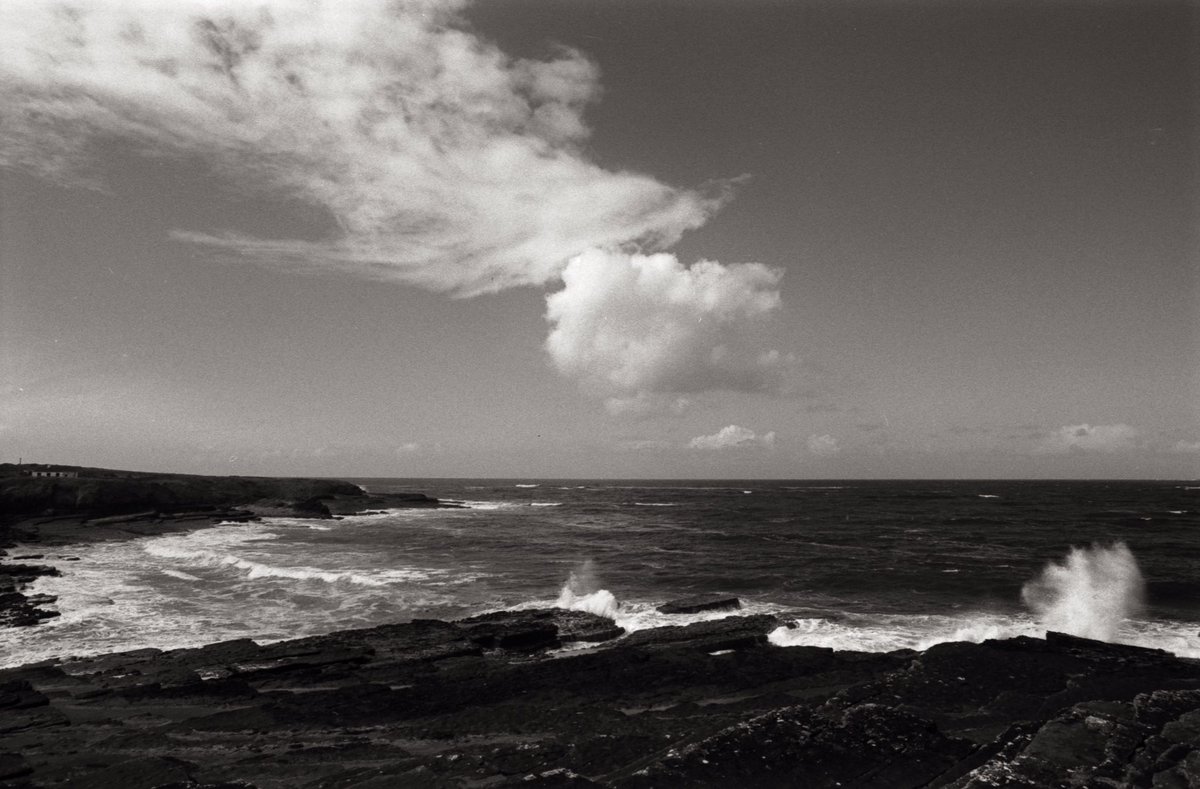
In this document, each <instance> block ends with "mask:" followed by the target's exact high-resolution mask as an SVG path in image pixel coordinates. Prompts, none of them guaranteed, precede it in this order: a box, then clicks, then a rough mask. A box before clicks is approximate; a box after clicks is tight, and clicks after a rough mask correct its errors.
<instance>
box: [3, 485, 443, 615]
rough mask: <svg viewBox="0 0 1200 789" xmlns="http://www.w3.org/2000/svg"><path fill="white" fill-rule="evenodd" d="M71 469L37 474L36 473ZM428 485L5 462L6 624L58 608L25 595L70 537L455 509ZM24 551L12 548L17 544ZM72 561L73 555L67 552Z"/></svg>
mask: <svg viewBox="0 0 1200 789" xmlns="http://www.w3.org/2000/svg"><path fill="white" fill-rule="evenodd" d="M51 469H52V470H53V472H54V473H59V474H67V475H70V476H56V477H46V476H33V474H34V473H36V472H43V473H45V472H48V471H50V470H51ZM454 506H456V505H453V504H447V503H445V502H441V501H438V500H437V499H435V498H432V497H429V496H426V495H424V494H421V493H393V494H375V493H368V492H366V491H364V490H363V489H362V488H361V487H359V486H358V485H355V484H353V483H351V482H345V481H343V480H335V479H308V478H286V477H279V478H277V477H216V476H202V475H194V474H164V473H157V472H142V471H117V470H113V469H100V468H86V467H81V466H53V467H46V466H38V465H32V466H31V465H16V464H12V463H2V464H0V627H5V626H8V627H20V626H27V625H33V624H37V623H38V622H41V621H44V620H46V619H51V618H53V617H55V616H58V615H59V612H57V611H55V610H53V609H48V608H44V607H42V606H45V605H49V604H52V603H53V602H54V600H53V599H48V598H47V597H46V596H44V595H26V594H25V591H26V589H27V588H28V586H29V584H30V583H32V582H33V581H34V580H36V579H37V578H38V577H40V576H44V575H58V574H59V571H58V570H57V569H56V568H55V567H53V566H50V565H46V564H36V563H34V562H36V561H37V560H40V559H43V558H44V557H45V556H46V553H47V551H50V550H53V549H56V548H61V547H63V546H68V545H72V546H75V545H79V544H86V543H92V542H101V541H105V540H128V539H133V538H135V537H148V536H153V535H157V534H169V533H171V532H180V531H192V530H195V529H201V528H205V527H207V526H213V525H216V524H218V523H245V522H249V521H256V520H260V519H262V518H266V517H293V518H339V517H344V516H346V515H356V514H360V513H364V512H374V511H381V510H388V509H399V508H406V507H420V508H426V507H454ZM18 547H20V550H19V551H18V552H16V553H14V552H13V551H14V549H17V548H18ZM62 558H63V559H64V560H65V561H69V560H70V558H71V557H70V556H63V557H62Z"/></svg>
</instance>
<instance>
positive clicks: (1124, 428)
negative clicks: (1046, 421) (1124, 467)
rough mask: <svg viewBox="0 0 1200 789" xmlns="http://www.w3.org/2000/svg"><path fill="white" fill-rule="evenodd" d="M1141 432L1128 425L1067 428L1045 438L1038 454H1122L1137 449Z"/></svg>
mask: <svg viewBox="0 0 1200 789" xmlns="http://www.w3.org/2000/svg"><path fill="white" fill-rule="evenodd" d="M1139 435H1140V434H1139V432H1138V430H1137V429H1136V428H1134V427H1131V426H1130V425H1126V424H1123V423H1122V424H1115V425H1089V424H1081V425H1066V426H1065V427H1060V428H1058V429H1057V430H1054V431H1052V432H1051V433H1050V434H1049V435H1045V436H1043V437H1042V439H1041V441H1040V443H1039V444H1038V445H1037V446H1036V447H1035V448H1034V450H1033V451H1034V452H1035V453H1037V454H1065V453H1067V452H1120V451H1123V450H1128V449H1133V448H1135V447H1136V446H1137V439H1138V437H1139Z"/></svg>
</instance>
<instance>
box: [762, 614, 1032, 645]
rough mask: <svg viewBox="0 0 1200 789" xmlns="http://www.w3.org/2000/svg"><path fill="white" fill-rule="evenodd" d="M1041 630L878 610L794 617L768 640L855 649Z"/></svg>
mask: <svg viewBox="0 0 1200 789" xmlns="http://www.w3.org/2000/svg"><path fill="white" fill-rule="evenodd" d="M1018 635H1030V636H1036V635H1040V633H1038V632H1037V625H1036V623H1034V622H1031V621H1020V620H1015V619H1011V618H1008V617H989V616H986V615H979V616H978V617H977V618H972V617H969V616H968V617H945V616H895V615H892V616H878V617H869V618H867V617H863V618H855V619H852V620H850V619H847V620H838V621H834V620H831V619H824V618H806V619H796V620H794V621H792V622H791V623H789V624H787V625H783V626H780V627H778V628H776V629H775V630H772V631H771V633H770V634H769V635H768V636H767V640H768V641H769V642H770V643H772V644H774V645H776V646H780V647H794V646H814V647H827V648H829V649H838V650H846V651H856V652H891V651H893V650H897V649H928V648H929V647H931V646H933V645H934V644H940V643H943V642H946V641H972V642H975V643H979V642H981V641H983V640H985V639H989V638H1012V637H1013V636H1018Z"/></svg>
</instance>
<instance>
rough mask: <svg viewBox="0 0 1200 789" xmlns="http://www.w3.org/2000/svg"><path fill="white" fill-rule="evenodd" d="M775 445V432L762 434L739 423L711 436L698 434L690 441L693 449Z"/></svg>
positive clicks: (690, 446) (689, 443)
mask: <svg viewBox="0 0 1200 789" xmlns="http://www.w3.org/2000/svg"><path fill="white" fill-rule="evenodd" d="M773 446H775V432H774V431H771V432H769V433H763V434H762V435H761V436H760V435H758V434H757V433H755V432H754V431H753V430H751V429H749V428H746V427H740V426H738V425H728V426H727V427H723V428H721V429H720V430H718V431H717V432H715V433H713V434H712V435H711V436H696V437H695V438H693V439H692V440H691V441H689V442H688V447H689V448H691V449H734V448H743V449H746V448H761V447H773Z"/></svg>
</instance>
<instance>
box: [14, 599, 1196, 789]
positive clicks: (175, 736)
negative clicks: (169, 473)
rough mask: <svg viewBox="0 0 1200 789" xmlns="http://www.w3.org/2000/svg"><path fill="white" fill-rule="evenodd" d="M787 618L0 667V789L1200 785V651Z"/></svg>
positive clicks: (149, 653) (368, 633)
mask: <svg viewBox="0 0 1200 789" xmlns="http://www.w3.org/2000/svg"><path fill="white" fill-rule="evenodd" d="M778 624H779V622H778V620H777V619H775V618H774V617H772V616H769V615H754V616H737V615H734V616H729V617H726V618H724V619H716V620H711V621H707V622H699V623H694V624H690V625H683V626H667V627H659V628H652V629H647V630H639V631H635V632H633V633H630V634H623V633H622V631H621V629H620V628H618V627H616V626H615V625H614V623H613V622H612V621H611V620H608V619H605V618H603V617H599V616H596V615H593V614H588V613H585V612H579V611H566V610H563V609H531V610H509V611H500V612H494V613H491V614H484V615H480V616H475V617H469V618H467V619H462V620H457V621H453V622H448V621H441V620H433V619H425V620H414V621H412V622H409V623H403V624H390V625H382V626H378V627H372V628H364V629H359V630H343V631H338V632H334V633H330V634H327V635H322V636H311V637H306V638H299V639H291V640H286V641H278V642H273V643H270V644H261V645H260V644H258V643H256V642H254V641H252V640H251V639H237V640H233V641H225V642H220V643H215V644H208V645H205V646H202V647H195V648H185V649H173V650H168V651H163V650H159V649H154V648H148V649H139V650H133V651H129V652H122V653H110V654H105V655H96V656H92V657H85V658H65V659H50V660H44V661H40V662H37V663H32V664H26V665H23V666H19V667H13V668H8V669H0V732H3V733H4V735H5V738H6V746H5V749H4V750H8V751H11V752H10V753H7V754H0V785H2V786H24V787H31V788H35V787H41V786H52V785H58V784H60V783H62V782H68V783H69V782H82V784H84V785H88V786H96V787H104V786H113V787H117V786H121V787H125V789H139V788H140V787H145V789H151V787H162V786H167V785H170V786H188V787H217V786H224V787H231V786H238V787H242V789H245V787H259V788H260V789H267V788H268V787H282V786H306V787H334V786H336V787H362V788H363V789H366V787H381V786H415V787H420V786H515V785H520V786H545V787H549V786H573V787H585V786H611V787H623V788H629V787H651V786H728V785H731V784H734V783H737V782H742V783H745V784H747V785H752V786H796V785H803V786H813V787H826V786H828V787H833V786H892V787H903V786H911V787H917V786H947V787H962V788H963V789H966V787H984V786H996V785H1007V786H1030V787H1034V786H1048V785H1058V784H1059V783H1063V785H1066V782H1071V784H1072V785H1084V783H1085V780H1090V781H1092V783H1087V785H1096V786H1101V785H1103V786H1149V785H1151V783H1153V784H1154V785H1156V786H1158V785H1163V786H1188V785H1195V782H1196V780H1197V779H1200V660H1194V659H1182V658H1176V657H1174V656H1172V655H1170V654H1169V653H1165V652H1163V651H1161V650H1152V649H1145V648H1141V647H1133V646H1123V645H1117V644H1108V643H1104V642H1099V641H1091V640H1088V639H1082V638H1077V637H1074V636H1068V635H1063V634H1058V633H1048V634H1047V636H1046V638H1044V639H1035V638H1029V637H1025V636H1021V637H1017V638H1012V639H1007V640H999V641H985V642H983V643H980V644H974V643H964V642H951V643H944V644H939V645H937V646H934V647H930V648H929V649H927V650H925V651H923V652H916V651H913V650H898V651H894V652H887V653H870V652H844V651H843V652H839V651H834V650H831V649H825V648H820V647H787V648H781V647H776V646H773V645H770V644H768V643H767V633H768V632H770V630H771V629H773V628H774V627H776V626H777V625H778ZM572 644H574V645H581V644H594V647H593V648H590V649H574V650H572V649H566V650H564V649H563V648H564V647H569V646H570V645H572ZM5 781H8V782H10V783H4V782H5ZM1189 782H1191V783H1189Z"/></svg>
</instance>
